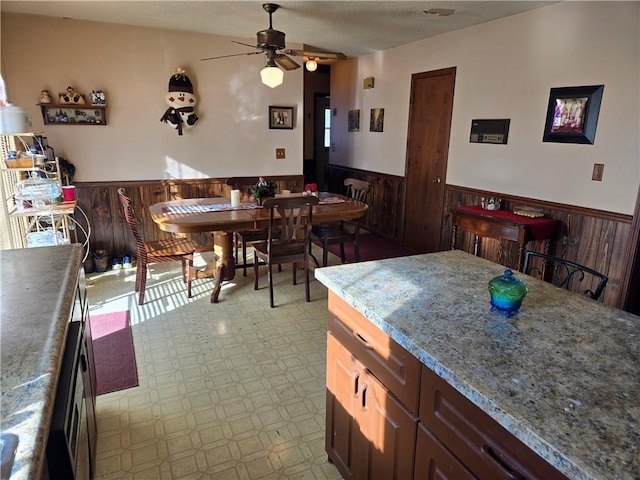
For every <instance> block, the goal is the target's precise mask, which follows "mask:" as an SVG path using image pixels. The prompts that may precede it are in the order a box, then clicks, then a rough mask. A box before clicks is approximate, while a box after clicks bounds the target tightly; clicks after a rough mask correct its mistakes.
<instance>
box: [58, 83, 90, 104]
mask: <svg viewBox="0 0 640 480" xmlns="http://www.w3.org/2000/svg"><path fill="white" fill-rule="evenodd" d="M58 101H59V103H60V105H84V104H85V103H86V102H85V100H84V93H80V92H77V91H76V89H75V88H73V87H67V91H66V92H62V93H59V94H58Z"/></svg>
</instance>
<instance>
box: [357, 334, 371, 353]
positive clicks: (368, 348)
mask: <svg viewBox="0 0 640 480" xmlns="http://www.w3.org/2000/svg"><path fill="white" fill-rule="evenodd" d="M353 336H354V337H356V339H358V340H359V341H360V343H361V344H362V345H364V348H366V349H367V350H373V347H372V346H371V345H370V344H369V342H367V339H366V338H364V337H363V336H362V335H360V332H353Z"/></svg>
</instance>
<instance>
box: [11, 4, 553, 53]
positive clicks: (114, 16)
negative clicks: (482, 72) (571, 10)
mask: <svg viewBox="0 0 640 480" xmlns="http://www.w3.org/2000/svg"><path fill="white" fill-rule="evenodd" d="M262 3H263V2H256V1H248V0H247V1H200V0H191V1H172V0H165V1H128V0H120V1H112V0H111V1H101V0H94V1H57V0H56V1H51V0H49V1H6V0H2V2H0V9H1V11H2V12H13V13H28V14H34V15H45V16H51V17H66V18H72V19H77V20H92V21H97V22H106V23H118V24H124V25H136V26H144V27H156V28H166V29H172V30H186V31H191V32H198V33H209V34H217V35H224V36H230V37H237V38H238V39H239V40H240V41H244V42H246V43H250V44H255V33H256V32H257V31H258V30H263V29H265V28H267V27H268V26H269V18H268V14H267V13H266V12H265V11H264V10H263V9H262ZM278 3H279V4H280V5H281V8H280V9H279V10H278V11H277V12H276V13H274V14H273V28H275V29H277V30H281V31H283V32H285V33H286V40H287V42H291V43H296V44H300V45H305V48H306V49H321V50H327V51H334V52H342V53H344V54H346V55H347V56H349V57H355V56H361V55H366V54H369V53H372V52H375V51H379V50H386V49H389V48H393V47H396V46H399V45H404V44H407V43H411V42H414V41H417V40H421V39H424V38H428V37H432V36H435V35H440V34H442V33H446V32H449V31H453V30H459V29H462V28H466V27H470V26H472V25H477V24H480V23H484V22H488V21H491V20H495V19H498V18H501V17H506V16H509V15H514V14H518V13H521V12H525V11H528V10H532V9H534V8H539V7H542V6H546V5H549V4H551V3H555V2H550V1H510V2H505V1H444V2H440V1H433V2H429V1H359V0H358V1H284V0H283V1H280V2H278ZM434 8H443V9H454V13H453V14H452V15H449V16H439V15H437V14H435V15H434V14H429V15H427V14H425V13H424V12H423V11H424V10H429V9H434Z"/></svg>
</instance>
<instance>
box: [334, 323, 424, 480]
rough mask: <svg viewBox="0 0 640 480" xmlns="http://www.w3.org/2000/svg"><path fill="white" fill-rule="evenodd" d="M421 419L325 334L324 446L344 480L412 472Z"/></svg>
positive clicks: (383, 479) (401, 479) (389, 478)
mask: <svg viewBox="0 0 640 480" xmlns="http://www.w3.org/2000/svg"><path fill="white" fill-rule="evenodd" d="M416 426H417V419H416V418H415V417H414V416H413V415H411V414H410V413H409V412H408V411H407V409H406V408H405V407H404V406H403V405H402V404H401V403H400V402H399V401H398V400H397V399H396V398H394V397H393V396H392V395H391V394H390V393H389V391H388V390H387V389H386V388H385V387H384V385H382V384H381V383H380V382H379V381H378V380H377V379H376V378H375V377H374V376H373V375H372V374H371V373H369V372H368V371H367V369H366V368H365V367H364V365H363V364H362V363H360V362H359V361H358V359H356V358H355V356H354V355H353V354H351V353H350V352H349V351H348V350H347V349H346V348H345V347H344V346H343V345H342V344H340V342H338V341H337V340H336V339H335V338H334V337H333V335H332V334H331V333H328V334H327V431H326V450H327V454H328V455H329V458H330V459H331V460H332V461H333V463H334V464H335V465H336V467H337V468H338V470H339V471H340V473H341V474H342V476H343V478H345V479H358V480H360V479H370V480H377V479H380V480H393V479H397V480H405V479H409V478H412V476H413V462H414V450H415V436H416Z"/></svg>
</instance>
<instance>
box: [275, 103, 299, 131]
mask: <svg viewBox="0 0 640 480" xmlns="http://www.w3.org/2000/svg"><path fill="white" fill-rule="evenodd" d="M269 128H278V129H282V128H284V129H289V130H291V129H293V107H273V106H270V107H269Z"/></svg>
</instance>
